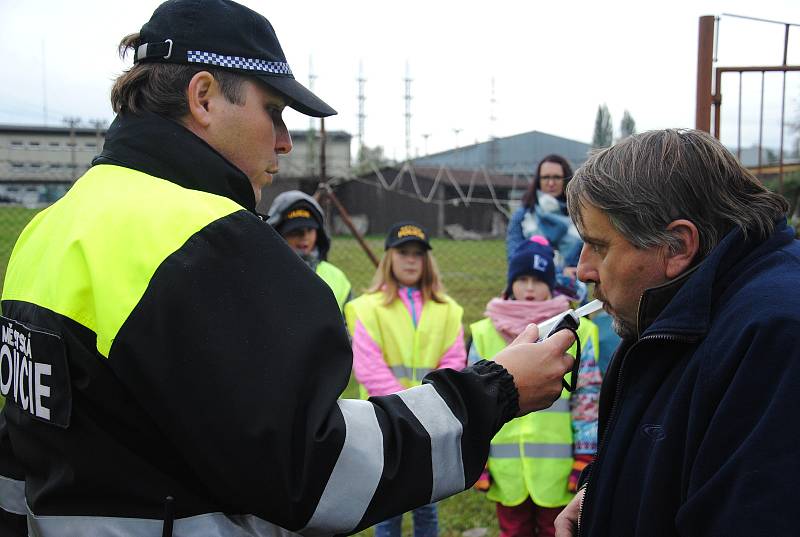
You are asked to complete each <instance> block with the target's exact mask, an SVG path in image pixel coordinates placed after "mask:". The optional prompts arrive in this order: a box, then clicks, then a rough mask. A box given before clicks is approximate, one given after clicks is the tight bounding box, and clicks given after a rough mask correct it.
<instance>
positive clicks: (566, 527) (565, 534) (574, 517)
mask: <svg viewBox="0 0 800 537" xmlns="http://www.w3.org/2000/svg"><path fill="white" fill-rule="evenodd" d="M584 494H586V489H581V490H579V491H578V494H576V495H575V497H574V498H572V501H571V502H569V504H567V506H566V507H565V508H564V510H563V511H561V513H560V514H559V515H558V517H556V523H555V527H556V537H573V536H574V535H575V532H576V531H577V529H578V517H579V516H580V514H581V502H582V501H583V495H584Z"/></svg>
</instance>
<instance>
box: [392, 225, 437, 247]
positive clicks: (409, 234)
mask: <svg viewBox="0 0 800 537" xmlns="http://www.w3.org/2000/svg"><path fill="white" fill-rule="evenodd" d="M409 242H418V243H420V244H422V246H423V248H425V249H426V250H430V249H431V243H430V242H428V232H427V231H425V228H424V227H422V226H421V225H419V224H417V223H416V222H398V223H397V224H395V225H393V226H392V227H391V229H389V234H388V235H386V243H385V245H384V247H385V248H384V249H386V250H388V249H389V248H395V247H397V246H400V245H403V244H406V243H409Z"/></svg>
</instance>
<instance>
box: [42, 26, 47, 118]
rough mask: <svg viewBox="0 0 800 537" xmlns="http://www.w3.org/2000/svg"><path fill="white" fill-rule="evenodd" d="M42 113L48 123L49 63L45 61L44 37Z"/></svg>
mask: <svg viewBox="0 0 800 537" xmlns="http://www.w3.org/2000/svg"><path fill="white" fill-rule="evenodd" d="M42 115H43V116H44V124H45V125H47V65H46V63H45V54H44V39H42Z"/></svg>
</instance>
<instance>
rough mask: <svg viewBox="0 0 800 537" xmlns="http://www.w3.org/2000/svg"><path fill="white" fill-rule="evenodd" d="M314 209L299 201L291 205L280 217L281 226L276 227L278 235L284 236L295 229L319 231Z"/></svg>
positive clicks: (308, 204)
mask: <svg viewBox="0 0 800 537" xmlns="http://www.w3.org/2000/svg"><path fill="white" fill-rule="evenodd" d="M316 212H317V211H316V209H315V208H314V207H312V206H311V204H310V203H306V202H305V201H300V202H297V203H294V204H292V205H291V206H289V208H287V209H286V210H285V211H284V212H283V214H282V215H281V224H280V226H278V227H277V231H278V233H280V234H281V235H286V234H287V233H289V232H290V231H294V230H295V229H319V228H320V223H319V221H318V220H317V214H316Z"/></svg>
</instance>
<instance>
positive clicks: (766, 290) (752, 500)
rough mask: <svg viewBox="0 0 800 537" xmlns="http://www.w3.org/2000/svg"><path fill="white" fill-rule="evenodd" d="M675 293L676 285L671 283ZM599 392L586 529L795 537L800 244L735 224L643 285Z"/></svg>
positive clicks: (618, 534)
mask: <svg viewBox="0 0 800 537" xmlns="http://www.w3.org/2000/svg"><path fill="white" fill-rule="evenodd" d="M676 288H677V290H676ZM639 327H646V329H645V330H644V331H643V333H641V337H640V338H639V339H638V340H636V341H624V342H623V344H622V346H621V347H620V349H619V350H618V351H617V353H616V355H615V356H614V359H613V361H612V364H611V366H610V369H609V371H608V375H606V377H605V381H604V385H603V391H602V394H601V397H600V431H601V439H600V449H599V453H598V458H597V461H596V462H595V463H594V464H593V465H592V468H591V471H590V472H589V477H588V489H587V491H586V497H585V499H584V505H583V507H582V513H581V524H580V530H579V531H580V533H579V534H580V535H583V536H587V535H588V536H591V537H596V536H609V537H611V536H613V537H625V536H633V535H636V536H662V535H663V536H666V535H669V536H674V535H681V536H710V535H721V536H739V535H740V536H747V537H754V536H765V537H766V536H770V537H774V536H785V535H800V508H798V507H796V506H795V505H794V500H795V498H796V495H797V493H796V490H797V485H796V483H795V481H794V479H796V477H797V475H798V470H800V451H799V450H798V445H800V430H799V429H798V425H799V424H800V344H799V343H800V243H799V242H798V241H796V240H794V230H793V229H791V228H790V227H788V226H787V225H786V224H785V223H783V222H782V223H780V224H779V225H778V226H777V230H776V231H775V233H774V234H773V235H772V236H771V237H770V238H769V239H767V240H766V241H763V242H754V241H749V242H748V241H745V240H744V239H743V238H742V235H741V233H740V232H739V231H738V230H736V231H733V232H731V233H730V234H729V235H728V236H727V237H725V239H724V240H723V241H722V242H721V243H720V244H719V245H718V247H717V248H715V249H714V250H713V251H712V252H711V253H710V254H709V256H708V257H707V258H706V259H705V260H704V261H703V262H702V263H701V264H700V265H699V266H698V267H697V268H696V270H694V271H692V272H691V273H689V274H687V275H685V276H684V277H682V278H681V279H680V281H678V282H671V283H669V284H666V285H664V286H662V287H658V288H654V289H650V290H648V291H647V292H646V293H645V295H644V297H643V299H642V301H641V303H640V311H639Z"/></svg>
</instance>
